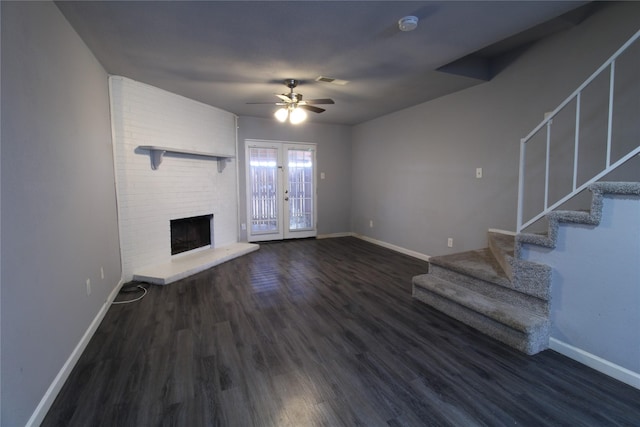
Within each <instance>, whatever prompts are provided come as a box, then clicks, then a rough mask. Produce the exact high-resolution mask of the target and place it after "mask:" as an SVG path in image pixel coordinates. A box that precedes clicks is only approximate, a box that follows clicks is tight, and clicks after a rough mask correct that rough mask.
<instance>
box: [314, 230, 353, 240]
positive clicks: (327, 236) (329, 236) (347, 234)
mask: <svg viewBox="0 0 640 427" xmlns="http://www.w3.org/2000/svg"><path fill="white" fill-rule="evenodd" d="M350 236H353V233H352V232H350V231H345V232H344V233H330V234H318V235H317V236H316V239H333V238H336V237H350Z"/></svg>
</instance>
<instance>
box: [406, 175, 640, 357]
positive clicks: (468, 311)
mask: <svg viewBox="0 0 640 427" xmlns="http://www.w3.org/2000/svg"><path fill="white" fill-rule="evenodd" d="M589 190H590V191H591V192H592V201H591V208H590V210H589V211H553V212H551V213H549V214H547V215H546V218H547V221H548V224H549V225H548V231H547V232H546V233H544V234H532V233H519V234H517V235H516V236H512V235H507V234H502V233H496V232H489V235H488V241H489V247H488V248H485V249H479V250H474V251H466V252H460V253H456V254H451V255H443V256H436V257H432V258H430V259H429V272H428V274H422V275H419V276H415V277H414V278H413V297H414V298H416V299H418V300H420V301H422V302H424V303H426V304H428V305H430V306H432V307H434V308H436V309H437V310H439V311H442V312H444V313H446V314H447V315H449V316H451V317H453V318H455V319H457V320H459V321H461V322H463V323H465V324H467V325H469V326H472V327H474V328H475V329H477V330H479V331H480V332H482V333H484V334H486V335H489V336H491V337H493V338H495V339H497V340H499V341H501V342H503V343H505V344H507V345H509V346H511V347H513V348H515V349H518V350H520V351H522V352H524V353H526V354H536V353H538V352H540V351H542V350H544V349H546V348H548V345H549V332H550V326H551V323H550V319H549V300H550V287H551V269H550V268H549V267H548V266H546V265H542V264H536V263H533V262H529V261H527V260H524V259H521V257H520V253H521V249H522V247H523V245H526V244H530V245H538V246H543V247H546V248H550V249H553V248H555V246H556V243H557V237H558V228H559V226H560V224H562V223H571V224H584V225H591V226H597V225H598V224H599V223H600V220H601V217H602V199H603V197H604V196H605V195H624V196H640V183H635V182H631V183H629V182H598V183H594V184H591V185H590V186H589Z"/></svg>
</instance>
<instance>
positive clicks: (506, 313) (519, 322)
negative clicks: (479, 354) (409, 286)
mask: <svg viewBox="0 0 640 427" xmlns="http://www.w3.org/2000/svg"><path fill="white" fill-rule="evenodd" d="M413 285H414V286H418V287H421V288H424V289H427V290H428V291H430V292H433V293H435V294H438V295H440V296H442V297H444V298H446V299H448V300H450V301H454V302H456V303H457V304H459V305H461V306H463V307H466V308H468V309H470V310H472V311H474V312H477V313H480V314H482V315H484V316H486V317H488V318H490V319H493V320H495V321H496V322H499V323H501V324H503V325H506V326H509V327H510V328H512V329H515V330H517V331H519V332H523V333H531V332H533V331H535V330H537V329H539V328H541V327H545V326H547V325H548V320H547V319H545V318H544V317H542V316H539V315H537V314H535V313H532V312H529V311H527V310H524V309H522V308H521V307H516V306H513V305H510V304H507V303H505V302H502V301H498V300H495V299H493V298H489V297H487V296H485V295H481V294H479V293H477V292H474V291H472V290H469V289H467V288H466V287H464V286H460V285H456V284H455V283H452V282H448V281H446V280H442V279H439V278H438V277H433V276H430V275H429V274H422V275H419V276H415V277H414V278H413Z"/></svg>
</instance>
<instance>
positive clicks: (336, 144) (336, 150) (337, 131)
mask: <svg viewBox="0 0 640 427" xmlns="http://www.w3.org/2000/svg"><path fill="white" fill-rule="evenodd" d="M265 108H268V107H265ZM245 139H265V140H273V141H290V142H312V143H315V144H317V152H316V162H317V169H316V177H317V180H318V181H317V183H318V186H317V190H318V235H323V234H333V233H346V232H349V231H351V228H350V221H349V219H350V210H349V207H350V205H351V200H350V196H351V194H350V191H351V161H352V159H351V127H349V126H342V125H326V124H316V123H313V122H312V121H309V122H307V123H305V124H304V125H302V126H293V125H290V124H286V123H285V124H283V123H279V122H277V121H276V120H275V119H273V120H272V119H261V118H256V117H240V118H239V119H238V170H239V175H240V176H239V178H240V179H239V189H240V209H239V211H240V222H241V223H247V209H246V204H247V196H246V182H245V181H246V179H245V158H244V157H245V156H244V141H245ZM321 172H324V173H325V179H323V180H321V179H320V173H321ZM240 240H241V241H246V240H247V233H246V231H241V232H240Z"/></svg>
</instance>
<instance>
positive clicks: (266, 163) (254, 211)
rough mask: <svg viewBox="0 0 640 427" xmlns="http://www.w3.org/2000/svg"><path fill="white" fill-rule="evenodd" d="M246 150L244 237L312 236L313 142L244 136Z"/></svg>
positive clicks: (278, 238)
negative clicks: (278, 140) (245, 223)
mask: <svg viewBox="0 0 640 427" xmlns="http://www.w3.org/2000/svg"><path fill="white" fill-rule="evenodd" d="M245 152H246V156H245V159H246V162H247V165H246V168H245V170H246V171H247V216H248V218H247V239H248V240H249V241H250V242H258V241H265V240H282V239H298V238H304V237H313V236H315V235H316V234H317V230H316V178H315V163H316V146H315V144H302V143H288V142H274V141H257V140H247V141H245Z"/></svg>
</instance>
